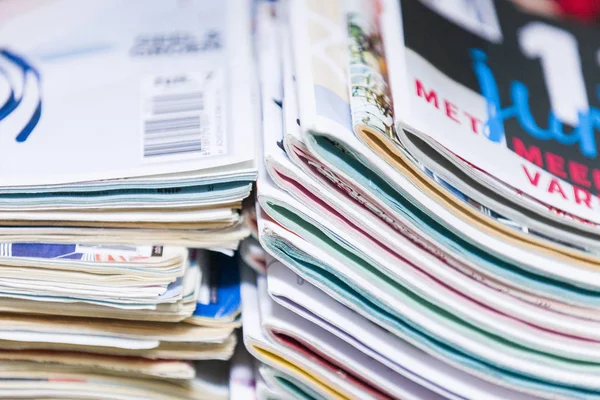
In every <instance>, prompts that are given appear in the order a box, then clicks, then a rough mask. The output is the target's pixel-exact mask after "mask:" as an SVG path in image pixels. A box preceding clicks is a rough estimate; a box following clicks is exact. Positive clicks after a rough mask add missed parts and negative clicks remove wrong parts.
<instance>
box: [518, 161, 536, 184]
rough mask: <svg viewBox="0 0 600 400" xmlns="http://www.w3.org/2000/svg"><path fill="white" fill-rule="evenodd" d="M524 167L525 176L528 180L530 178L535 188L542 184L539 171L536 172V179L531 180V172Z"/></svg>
mask: <svg viewBox="0 0 600 400" xmlns="http://www.w3.org/2000/svg"><path fill="white" fill-rule="evenodd" d="M521 166H522V167H523V171H525V175H527V178H529V182H530V183H531V184H532V185H533V186H537V185H538V183H540V173H539V172H538V171H535V177H533V178H531V175H529V171H528V170H527V167H526V166H524V165H521Z"/></svg>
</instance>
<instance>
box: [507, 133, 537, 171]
mask: <svg viewBox="0 0 600 400" xmlns="http://www.w3.org/2000/svg"><path fill="white" fill-rule="evenodd" d="M513 148H514V149H515V153H517V154H518V155H519V156H521V157H523V158H524V159H526V160H527V161H529V162H531V163H533V164H535V165H537V166H538V167H542V168H543V162H542V152H541V151H540V148H539V147H537V146H530V147H529V148H527V146H525V143H523V141H522V140H521V139H519V138H518V137H514V138H513Z"/></svg>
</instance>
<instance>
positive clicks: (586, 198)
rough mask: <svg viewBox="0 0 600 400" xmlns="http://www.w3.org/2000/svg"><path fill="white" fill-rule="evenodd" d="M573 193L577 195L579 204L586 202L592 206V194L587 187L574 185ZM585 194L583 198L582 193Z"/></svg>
mask: <svg viewBox="0 0 600 400" xmlns="http://www.w3.org/2000/svg"><path fill="white" fill-rule="evenodd" d="M573 194H574V195H575V202H576V203H577V204H581V203H583V204H585V205H586V206H587V207H588V208H592V204H591V202H592V194H591V193H590V192H588V191H587V190H585V189H582V188H580V187H579V186H573ZM581 194H583V196H584V198H583V199H582V198H581V197H580V195H581Z"/></svg>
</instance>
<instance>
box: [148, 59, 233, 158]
mask: <svg viewBox="0 0 600 400" xmlns="http://www.w3.org/2000/svg"><path fill="white" fill-rule="evenodd" d="M225 85H226V83H225V77H224V74H223V72H222V71H220V70H213V71H208V72H186V73H180V74H170V75H148V76H145V77H144V78H143V80H142V102H143V104H142V121H141V122H142V135H143V149H142V155H143V159H144V160H145V161H163V160H165V158H169V159H189V158H196V157H205V156H214V155H222V154H225V152H226V151H227V143H226V137H227V135H226V130H225V129H226V127H225V120H226V118H225V115H226V114H225V102H226V98H225V95H226V91H225V89H226V86H225Z"/></svg>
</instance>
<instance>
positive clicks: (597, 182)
mask: <svg viewBox="0 0 600 400" xmlns="http://www.w3.org/2000/svg"><path fill="white" fill-rule="evenodd" d="M592 179H593V181H594V186H596V189H598V190H600V171H599V170H597V169H596V168H594V169H593V170H592Z"/></svg>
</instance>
